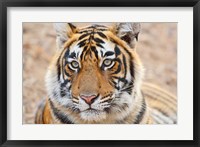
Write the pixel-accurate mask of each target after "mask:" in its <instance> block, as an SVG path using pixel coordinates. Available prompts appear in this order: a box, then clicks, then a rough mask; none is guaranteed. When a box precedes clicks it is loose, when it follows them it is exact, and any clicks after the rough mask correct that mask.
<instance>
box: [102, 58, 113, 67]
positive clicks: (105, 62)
mask: <svg viewBox="0 0 200 147" xmlns="http://www.w3.org/2000/svg"><path fill="white" fill-rule="evenodd" d="M103 64H104V65H105V66H110V65H111V64H112V60H110V59H106V60H104V61H103Z"/></svg>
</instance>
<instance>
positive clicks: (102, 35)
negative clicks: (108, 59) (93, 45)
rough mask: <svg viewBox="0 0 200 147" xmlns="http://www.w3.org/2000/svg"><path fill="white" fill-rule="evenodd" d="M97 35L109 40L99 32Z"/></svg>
mask: <svg viewBox="0 0 200 147" xmlns="http://www.w3.org/2000/svg"><path fill="white" fill-rule="evenodd" d="M97 34H98V35H99V36H101V37H102V38H107V37H106V35H104V34H103V33H102V32H97Z"/></svg>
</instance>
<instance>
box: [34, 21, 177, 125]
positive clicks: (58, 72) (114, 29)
mask: <svg viewBox="0 0 200 147" xmlns="http://www.w3.org/2000/svg"><path fill="white" fill-rule="evenodd" d="M54 27H55V32H56V45H57V51H56V53H55V55H54V57H53V59H52V61H51V63H50V66H49V68H48V70H47V73H46V78H45V82H46V87H47V93H48V94H47V97H46V98H45V99H44V100H42V102H41V103H40V105H39V106H38V108H37V112H36V115H35V123H36V124H176V123H177V100H176V97H175V96H174V95H173V94H171V93H170V92H167V91H165V90H163V89H161V88H159V87H158V86H155V85H153V84H151V83H145V82H143V77H144V67H143V64H142V62H141V60H140V57H139V55H138V54H137V52H136V48H137V47H136V46H137V42H138V36H139V33H140V30H141V24H140V23H137V22H127V23H126V22H123V23H113V24H112V25H103V24H99V23H94V24H89V25H83V26H77V25H76V24H74V23H55V24H54Z"/></svg>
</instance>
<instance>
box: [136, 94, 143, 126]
mask: <svg viewBox="0 0 200 147" xmlns="http://www.w3.org/2000/svg"><path fill="white" fill-rule="evenodd" d="M145 112H146V102H145V100H144V97H143V102H142V109H141V110H140V112H139V113H138V115H137V116H136V119H135V121H134V124H139V123H140V122H141V121H142V119H143V117H144V114H145Z"/></svg>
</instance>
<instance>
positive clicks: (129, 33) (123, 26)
mask: <svg viewBox="0 0 200 147" xmlns="http://www.w3.org/2000/svg"><path fill="white" fill-rule="evenodd" d="M115 29H116V34H117V35H118V37H120V38H121V39H122V40H124V41H125V42H126V43H127V44H128V45H129V46H130V47H131V48H134V47H135V44H136V41H138V35H139V33H140V29H141V26H140V23H118V24H116V26H115Z"/></svg>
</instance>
